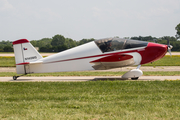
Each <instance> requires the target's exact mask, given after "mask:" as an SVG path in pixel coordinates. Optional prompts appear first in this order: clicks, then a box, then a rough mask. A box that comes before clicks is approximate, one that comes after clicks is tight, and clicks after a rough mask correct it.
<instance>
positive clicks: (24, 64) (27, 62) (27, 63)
mask: <svg viewBox="0 0 180 120" xmlns="http://www.w3.org/2000/svg"><path fill="white" fill-rule="evenodd" d="M26 64H29V62H24V63H18V64H16V65H26Z"/></svg>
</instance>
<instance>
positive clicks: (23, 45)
mask: <svg viewBox="0 0 180 120" xmlns="http://www.w3.org/2000/svg"><path fill="white" fill-rule="evenodd" d="M13 48H14V54H15V61H16V72H17V74H27V73H28V63H29V62H34V61H37V60H39V59H41V58H42V56H41V55H40V54H39V52H38V51H37V50H36V49H35V48H34V47H33V46H32V44H31V43H30V42H29V41H28V40H27V39H20V40H17V41H14V42H13Z"/></svg>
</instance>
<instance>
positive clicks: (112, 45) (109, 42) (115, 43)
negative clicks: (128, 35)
mask: <svg viewBox="0 0 180 120" xmlns="http://www.w3.org/2000/svg"><path fill="white" fill-rule="evenodd" d="M95 43H96V44H97V46H98V47H99V49H100V50H101V51H102V52H103V53H104V52H110V51H116V50H123V49H130V48H137V47H145V46H147V44H148V42H144V41H138V40H127V39H121V38H105V39H100V40H95Z"/></svg>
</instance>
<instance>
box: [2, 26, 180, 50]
mask: <svg viewBox="0 0 180 120" xmlns="http://www.w3.org/2000/svg"><path fill="white" fill-rule="evenodd" d="M175 29H176V31H177V32H176V35H175V37H174V36H164V37H160V38H156V37H152V36H144V37H143V36H134V37H125V39H133V40H141V41H149V42H156V43H160V44H167V40H169V41H170V44H171V45H172V46H173V49H172V51H180V41H179V40H178V39H179V38H180V23H179V24H178V25H177V26H176V27H175ZM94 40H95V39H94V38H91V39H82V40H80V41H76V40H73V39H71V38H65V37H64V36H63V35H59V34H57V35H55V36H53V37H52V38H43V39H41V40H32V41H30V42H31V44H32V45H33V46H34V47H37V48H39V52H61V51H64V50H67V49H70V48H73V47H76V46H79V45H82V44H85V43H88V42H91V41H94ZM0 52H13V47H12V42H11V41H1V42H0Z"/></svg>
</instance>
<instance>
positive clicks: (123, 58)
mask: <svg viewBox="0 0 180 120" xmlns="http://www.w3.org/2000/svg"><path fill="white" fill-rule="evenodd" d="M90 63H93V64H94V65H93V66H92V67H93V68H94V69H95V70H107V69H112V68H119V67H126V66H130V65H133V64H134V63H135V61H134V59H133V56H131V55H126V54H118V55H109V56H106V57H103V58H100V59H97V60H94V61H91V62H90Z"/></svg>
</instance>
